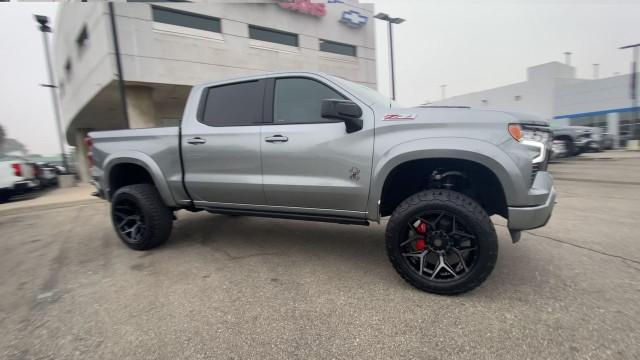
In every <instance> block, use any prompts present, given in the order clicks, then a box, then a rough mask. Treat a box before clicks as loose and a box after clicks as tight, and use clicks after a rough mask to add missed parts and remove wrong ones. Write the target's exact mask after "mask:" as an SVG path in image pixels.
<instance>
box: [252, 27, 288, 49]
mask: <svg viewBox="0 0 640 360" xmlns="http://www.w3.org/2000/svg"><path fill="white" fill-rule="evenodd" d="M249 37H250V38H251V39H254V40H260V41H268V42H272V43H276V44H282V45H289V46H295V47H298V35H296V34H292V33H288V32H285V31H280V30H273V29H267V28H263V27H260V26H254V25H249Z"/></svg>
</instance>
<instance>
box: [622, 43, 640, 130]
mask: <svg viewBox="0 0 640 360" xmlns="http://www.w3.org/2000/svg"><path fill="white" fill-rule="evenodd" d="M639 47H640V44H633V45H627V46H622V47H620V50H623V49H633V61H632V63H631V84H630V87H631V89H630V90H631V91H630V92H629V96H630V97H631V113H632V114H633V119H632V120H631V121H632V122H631V129H630V131H631V139H633V140H637V134H636V125H637V123H638V52H639V51H638V48H639Z"/></svg>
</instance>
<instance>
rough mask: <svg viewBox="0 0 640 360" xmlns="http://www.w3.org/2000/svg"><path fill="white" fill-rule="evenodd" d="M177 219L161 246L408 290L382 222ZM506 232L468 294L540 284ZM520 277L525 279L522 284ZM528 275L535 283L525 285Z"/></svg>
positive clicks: (256, 266) (489, 294) (527, 259)
mask: <svg viewBox="0 0 640 360" xmlns="http://www.w3.org/2000/svg"><path fill="white" fill-rule="evenodd" d="M178 218H179V220H178V221H176V222H175V223H174V229H173V234H172V236H171V238H170V240H169V242H168V243H167V244H166V245H165V246H163V248H164V249H166V250H168V251H177V250H179V249H185V250H186V249H192V248H193V247H194V246H195V247H204V248H205V249H207V250H208V251H206V250H202V251H201V250H198V251H199V252H200V253H207V252H208V253H209V254H216V255H217V256H219V257H220V258H221V259H222V260H223V261H230V262H241V261H248V262H250V263H251V264H252V270H255V271H260V270H269V269H273V268H278V267H283V266H286V267H288V268H289V270H288V271H290V272H291V274H292V276H293V274H295V272H298V271H300V272H306V271H308V270H309V268H313V269H314V271H316V274H317V275H320V276H328V277H333V275H334V273H336V272H339V273H341V274H344V276H345V277H351V279H344V278H343V279H341V281H346V282H348V283H353V282H355V281H364V282H365V283H372V284H373V283H377V284H378V285H379V284H380V283H385V284H386V286H389V287H391V288H396V289H397V288H403V289H405V290H414V289H413V288H412V287H411V286H410V285H408V284H406V283H405V282H404V281H403V280H402V279H401V278H400V277H399V276H398V275H397V274H396V272H395V270H394V269H393V267H392V266H391V264H390V263H389V261H388V259H387V255H386V251H385V245H384V236H385V226H386V223H384V222H383V223H382V224H375V223H373V224H371V225H370V226H368V227H367V226H357V225H340V224H330V223H321V222H311V221H296V220H281V219H270V218H258V217H245V216H237V217H232V216H225V215H214V214H209V213H206V212H201V213H197V214H190V213H185V214H182V213H179V215H178ZM507 237H508V236H507V235H504V236H503V235H502V234H501V236H500V243H501V247H502V250H506V251H503V254H504V256H500V258H501V259H499V260H498V264H497V265H496V268H495V270H494V274H493V276H492V277H489V279H488V280H487V282H486V283H485V284H484V285H483V286H481V287H480V288H478V289H476V290H475V291H473V292H471V293H469V294H474V296H478V295H479V296H482V297H490V298H492V297H494V296H498V295H496V294H500V293H502V292H503V291H509V290H510V289H511V290H512V288H514V287H522V286H525V287H526V286H529V287H530V290H531V291H536V289H537V290H538V291H539V290H541V289H542V288H544V287H545V284H546V283H547V281H545V279H542V278H537V279H531V277H530V276H528V274H530V272H529V271H531V268H529V269H528V270H525V269H524V268H520V267H519V266H518V264H522V263H526V264H529V265H530V266H533V267H536V268H537V267H539V266H542V265H541V264H537V265H536V264H535V263H536V261H535V258H533V259H532V258H531V256H532V255H531V254H529V252H528V251H526V250H525V249H520V250H521V251H516V250H517V249H514V246H511V244H510V243H511V241H510V240H509V239H507ZM505 257H506V258H509V259H508V260H506V259H505ZM505 260H506V261H505ZM532 261H533V263H534V264H532ZM242 264H243V265H244V263H242ZM538 270H540V271H542V269H538ZM341 276H342V275H341ZM523 279H528V281H525V282H524V283H523V282H522V280H523ZM532 280H535V281H536V282H539V283H538V284H531V281H532ZM527 282H528V283H529V284H527ZM415 291H417V292H419V293H421V292H420V291H418V290H415Z"/></svg>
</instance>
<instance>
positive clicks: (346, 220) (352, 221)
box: [203, 207, 369, 226]
mask: <svg viewBox="0 0 640 360" xmlns="http://www.w3.org/2000/svg"><path fill="white" fill-rule="evenodd" d="M203 208H204V210H206V211H208V212H210V213H214V214H224V215H245V216H258V217H267V218H276V219H289V220H307V221H319V222H329V223H336V224H348V225H364V226H369V221H367V220H366V219H358V218H350V217H345V216H331V215H316V214H303V213H289V212H280V211H260V210H239V209H230V208H219V207H203Z"/></svg>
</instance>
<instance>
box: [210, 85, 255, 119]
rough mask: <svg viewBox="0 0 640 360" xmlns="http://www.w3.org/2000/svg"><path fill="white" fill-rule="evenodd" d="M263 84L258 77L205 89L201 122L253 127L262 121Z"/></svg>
mask: <svg viewBox="0 0 640 360" xmlns="http://www.w3.org/2000/svg"><path fill="white" fill-rule="evenodd" d="M263 95H264V83H263V82H262V81H259V80H255V81H246V82H240V83H234V84H226V85H220V86H215V87H210V88H208V89H205V91H204V93H203V106H202V110H201V114H200V116H199V117H198V121H199V122H201V123H203V124H205V125H208V126H251V125H259V124H261V123H262V101H263Z"/></svg>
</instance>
